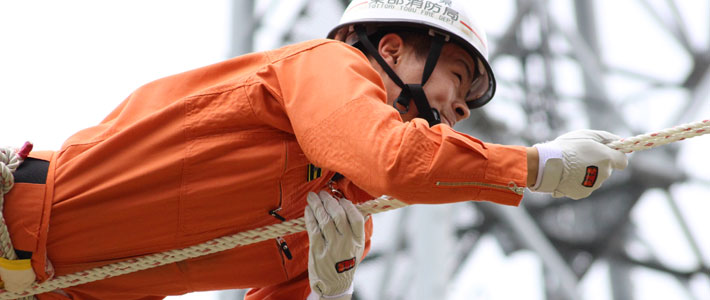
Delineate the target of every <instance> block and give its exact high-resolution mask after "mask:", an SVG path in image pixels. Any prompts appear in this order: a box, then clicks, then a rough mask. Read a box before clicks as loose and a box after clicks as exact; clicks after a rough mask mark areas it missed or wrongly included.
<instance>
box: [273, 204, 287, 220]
mask: <svg viewBox="0 0 710 300" xmlns="http://www.w3.org/2000/svg"><path fill="white" fill-rule="evenodd" d="M279 211H281V206H279V207H278V208H277V209H272V210H270V211H269V214H270V215H272V216H273V217H274V218H277V219H279V220H280V221H281V222H285V221H286V218H284V217H283V216H281V215H279Z"/></svg>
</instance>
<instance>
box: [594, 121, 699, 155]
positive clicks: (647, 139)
mask: <svg viewBox="0 0 710 300" xmlns="http://www.w3.org/2000/svg"><path fill="white" fill-rule="evenodd" d="M708 133H710V120H704V121H700V122H694V123H688V124H683V125H679V126H675V127H673V128H669V129H665V130H661V131H658V132H654V133H648V134H642V135H637V136H634V137H630V138H626V139H621V140H619V141H616V142H611V143H609V144H607V146H609V147H611V148H612V149H616V150H619V151H621V152H624V153H631V152H633V151H639V150H646V149H650V148H654V147H658V146H662V145H665V144H669V143H672V142H676V141H682V140H684V139H687V138H692V137H696V136H701V135H704V134H708Z"/></svg>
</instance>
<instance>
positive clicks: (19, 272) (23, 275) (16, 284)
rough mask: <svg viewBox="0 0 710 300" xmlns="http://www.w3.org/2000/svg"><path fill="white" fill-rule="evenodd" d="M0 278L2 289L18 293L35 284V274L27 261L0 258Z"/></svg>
mask: <svg viewBox="0 0 710 300" xmlns="http://www.w3.org/2000/svg"><path fill="white" fill-rule="evenodd" d="M0 278H1V279H2V282H0V285H2V288H4V289H6V290H8V291H10V292H14V293H20V292H22V291H24V290H26V289H27V288H29V287H30V286H31V285H32V284H33V283H34V282H35V278H36V276H35V272H34V270H32V265H31V263H30V260H29V259H17V260H9V259H5V258H2V257H0Z"/></svg>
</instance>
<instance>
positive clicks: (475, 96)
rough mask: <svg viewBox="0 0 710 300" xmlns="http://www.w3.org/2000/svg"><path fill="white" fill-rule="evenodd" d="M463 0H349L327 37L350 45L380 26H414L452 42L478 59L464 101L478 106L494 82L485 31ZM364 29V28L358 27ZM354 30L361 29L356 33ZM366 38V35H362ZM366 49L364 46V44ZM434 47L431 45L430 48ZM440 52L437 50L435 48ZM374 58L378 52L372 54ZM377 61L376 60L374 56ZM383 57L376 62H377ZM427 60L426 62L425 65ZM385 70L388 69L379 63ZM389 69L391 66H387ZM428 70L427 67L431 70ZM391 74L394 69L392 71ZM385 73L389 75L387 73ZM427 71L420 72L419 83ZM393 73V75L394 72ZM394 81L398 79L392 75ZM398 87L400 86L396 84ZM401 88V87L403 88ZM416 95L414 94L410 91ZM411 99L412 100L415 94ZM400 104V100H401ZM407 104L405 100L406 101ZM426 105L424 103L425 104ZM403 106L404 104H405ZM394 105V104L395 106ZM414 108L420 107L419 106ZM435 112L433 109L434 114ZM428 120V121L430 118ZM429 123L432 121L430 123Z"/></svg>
mask: <svg viewBox="0 0 710 300" xmlns="http://www.w3.org/2000/svg"><path fill="white" fill-rule="evenodd" d="M463 1H464V0H353V1H352V2H350V5H348V7H347V8H346V10H345V12H344V13H343V16H342V18H341V19H340V23H339V24H338V25H337V26H335V28H333V29H332V30H331V31H330V33H329V34H328V38H335V39H338V40H341V41H343V42H346V43H348V44H350V45H355V44H357V43H363V42H365V44H370V42H369V41H363V38H365V36H370V35H372V34H374V33H376V32H377V31H378V30H379V29H380V28H388V27H399V28H402V27H405V28H412V29H417V28H421V29H422V31H423V32H425V33H428V34H429V35H431V36H433V37H436V36H437V35H440V36H443V37H444V40H445V41H447V42H448V41H452V42H454V43H456V44H457V45H459V46H461V47H462V48H463V49H465V50H466V51H467V52H468V53H469V54H470V55H471V57H473V58H474V59H475V60H476V61H478V66H477V68H476V69H477V71H478V73H479V76H477V77H476V79H475V80H474V82H473V84H472V85H471V90H470V91H469V93H468V95H467V96H466V103H467V104H468V107H469V108H470V109H474V108H478V107H481V106H483V105H485V104H486V103H488V101H490V100H491V98H492V97H493V94H494V93H495V89H496V83H495V78H494V76H493V71H492V70H491V66H490V64H489V63H488V41H487V39H486V33H485V32H484V31H483V29H482V28H481V27H479V26H478V25H477V24H476V23H475V22H474V21H473V20H472V19H470V18H469V17H470V16H469V14H468V13H467V11H466V8H465V7H464V6H463ZM358 27H360V28H364V29H359V30H358ZM358 31H365V32H364V33H365V34H363V32H358ZM365 39H366V40H367V38H365ZM365 48H367V46H366V47H365ZM433 48H434V47H432V51H434V50H433ZM437 50H438V51H440V49H437ZM368 52H371V53H370V55H373V56H374V57H375V58H376V59H378V57H379V54H377V52H376V51H374V52H375V53H372V52H373V51H370V50H368ZM439 53H440V52H438V53H436V55H435V57H434V58H432V57H431V56H432V54H431V53H430V60H434V62H433V65H432V66H431V69H432V70H433V68H434V65H435V63H436V60H437V59H438V56H439ZM378 61H379V59H378ZM383 63H384V60H383V61H381V62H380V65H382V64H383ZM429 64H430V62H429V61H427V65H429ZM382 67H383V68H384V69H385V71H387V69H390V68H389V67H388V66H382ZM390 70H391V69H390ZM432 70H429V73H431V71H432ZM392 73H394V72H392ZM388 74H389V76H390V77H392V75H393V74H391V73H390V72H388ZM429 75H430V74H426V71H425V75H424V80H423V82H422V85H423V84H424V83H425V82H426V79H427V78H428V77H429ZM395 76H396V74H395ZM392 79H393V80H394V81H395V82H397V81H400V82H401V80H399V78H396V79H395V78H392ZM400 87H402V85H400ZM403 88H404V87H403ZM412 94H414V95H416V94H417V93H416V92H414V93H412ZM414 98H415V102H416V97H414ZM402 104H403V103H402ZM407 104H408V100H407ZM427 105H428V103H427ZM405 106H406V105H405ZM395 107H396V106H395ZM417 107H418V108H419V109H420V112H421V108H420V107H419V105H417ZM436 113H438V112H436V111H435V114H436ZM430 123H431V121H430ZM432 125H433V124H432Z"/></svg>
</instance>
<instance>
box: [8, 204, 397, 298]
mask: <svg viewBox="0 0 710 300" xmlns="http://www.w3.org/2000/svg"><path fill="white" fill-rule="evenodd" d="M406 205H407V204H405V203H403V202H401V201H399V200H397V199H394V198H391V197H388V196H382V197H379V198H377V199H374V200H370V201H367V202H365V203H362V204H359V205H357V207H358V209H359V210H360V211H361V212H362V213H363V214H373V213H378V212H384V211H388V210H392V209H396V208H401V207H404V206H406ZM305 230H306V226H305V221H304V219H303V217H301V218H298V219H293V220H289V221H286V222H283V223H279V224H274V225H269V226H264V227H260V228H256V229H252V230H248V231H244V232H240V233H237V234H234V235H231V236H225V237H220V238H216V239H213V240H211V241H208V242H205V243H202V244H199V245H195V246H191V247H187V248H183V249H177V250H170V251H167V252H163V253H157V254H151V255H147V256H143V257H139V258H134V259H129V260H127V261H123V262H119V263H114V264H110V265H106V266H103V267H98V268H94V269H90V270H87V271H83V272H78V273H74V274H69V275H63V276H58V277H56V278H54V279H51V280H48V281H45V282H43V283H41V284H34V285H33V286H32V287H30V288H29V289H28V290H26V291H25V292H22V293H12V292H8V291H4V290H0V299H15V298H17V297H22V296H27V295H35V294H41V293H45V292H49V291H53V290H55V289H61V288H67V287H71V286H75V285H80V284H83V283H87V282H92V281H96V280H101V279H106V278H110V277H115V276H119V275H123V274H128V273H132V272H136V271H140V270H145V269H150V268H153V267H158V266H162V265H166V264H170V263H174V262H179V261H183V260H186V259H190V258H196V257H200V256H204V255H209V254H213V253H217V252H220V251H224V250H229V249H232V248H235V247H239V246H244V245H249V244H253V243H258V242H262V241H266V240H270V239H274V238H277V237H279V236H284V235H289V234H293V233H297V232H301V231H305Z"/></svg>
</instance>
